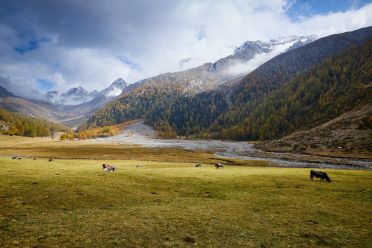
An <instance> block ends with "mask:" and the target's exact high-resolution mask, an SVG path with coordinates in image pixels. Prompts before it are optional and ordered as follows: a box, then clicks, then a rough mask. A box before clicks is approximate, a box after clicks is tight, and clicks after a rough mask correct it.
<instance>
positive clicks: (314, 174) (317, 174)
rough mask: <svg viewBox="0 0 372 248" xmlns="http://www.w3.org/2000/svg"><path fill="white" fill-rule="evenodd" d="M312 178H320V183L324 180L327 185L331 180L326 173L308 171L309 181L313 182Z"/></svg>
mask: <svg viewBox="0 0 372 248" xmlns="http://www.w3.org/2000/svg"><path fill="white" fill-rule="evenodd" d="M314 177H316V178H320V181H321V182H324V180H325V181H326V182H328V183H330V182H331V178H330V177H329V176H328V175H327V173H325V172H323V171H315V170H311V171H310V180H311V181H313V179H314Z"/></svg>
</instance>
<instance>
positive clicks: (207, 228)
mask: <svg viewBox="0 0 372 248" xmlns="http://www.w3.org/2000/svg"><path fill="white" fill-rule="evenodd" d="M104 162H108V163H111V164H115V165H116V166H117V167H118V170H117V171H116V172H114V173H104V172H102V169H101V164H102V163H103V160H82V159H64V160H62V159H56V160H55V161H53V162H48V161H47V159H45V158H40V159H38V160H32V159H29V158H25V159H22V160H17V161H14V160H12V159H11V158H9V157H2V158H0V247H371V245H372V172H370V171H343V170H324V171H326V172H327V173H328V174H329V175H330V177H331V178H332V183H319V182H317V181H313V182H312V181H310V180H309V169H284V168H272V167H256V166H257V165H258V164H255V163H254V162H249V163H251V164H250V165H251V166H233V165H230V166H226V167H225V168H224V169H215V168H214V167H213V165H212V164H204V165H203V167H201V168H195V167H194V163H180V162H161V161H158V162H154V161H136V160H114V161H104ZM137 164H141V165H142V167H140V168H136V165H137Z"/></svg>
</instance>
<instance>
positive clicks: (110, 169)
mask: <svg viewBox="0 0 372 248" xmlns="http://www.w3.org/2000/svg"><path fill="white" fill-rule="evenodd" d="M12 159H13V160H14V159H16V160H21V159H22V157H19V156H13V157H12ZM33 159H34V160H37V157H34V158H33ZM48 161H49V162H52V161H54V159H53V158H48ZM140 167H142V165H140V164H138V165H136V168H140ZM195 167H202V164H201V163H198V164H196V165H195ZM214 167H215V168H216V169H220V168H224V167H225V165H224V164H222V163H216V164H215V165H214ZM102 170H103V171H104V172H114V171H116V170H117V167H116V166H115V165H109V164H102ZM314 177H315V178H320V180H319V181H320V182H328V183H330V182H331V178H330V177H329V176H328V175H327V173H325V172H324V171H315V170H310V180H311V181H313V180H314Z"/></svg>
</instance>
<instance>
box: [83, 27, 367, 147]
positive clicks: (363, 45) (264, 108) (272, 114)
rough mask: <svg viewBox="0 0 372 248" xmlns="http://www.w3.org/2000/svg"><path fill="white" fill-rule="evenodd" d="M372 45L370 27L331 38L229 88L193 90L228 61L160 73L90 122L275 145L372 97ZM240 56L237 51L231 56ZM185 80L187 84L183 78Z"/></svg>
mask: <svg viewBox="0 0 372 248" xmlns="http://www.w3.org/2000/svg"><path fill="white" fill-rule="evenodd" d="M371 39H372V28H371V27H368V28H363V29H360V30H356V31H353V32H347V33H342V34H336V35H331V36H327V37H324V38H321V39H318V40H315V41H313V42H310V43H308V44H306V45H303V46H299V47H296V48H293V49H288V50H286V51H285V52H283V53H281V54H279V55H278V56H276V57H274V58H272V59H271V60H269V61H267V62H266V63H264V64H262V65H261V66H259V67H258V68H256V69H255V70H254V71H253V72H251V73H248V74H247V75H246V76H243V77H240V78H239V77H238V78H234V79H233V80H231V81H229V82H226V81H225V83H218V80H221V77H214V78H213V79H216V78H217V80H215V81H213V82H214V83H213V84H212V87H195V85H197V86H200V85H203V86H205V85H208V84H206V83H205V82H208V81H203V80H200V78H203V77H200V75H203V74H204V75H205V73H206V71H207V73H209V72H211V71H212V72H216V74H214V75H221V74H219V73H220V72H221V71H223V72H224V71H225V69H221V68H224V67H225V65H226V64H228V63H221V66H216V65H218V61H217V62H216V63H214V64H204V65H203V66H201V67H198V68H194V69H189V70H186V71H183V72H179V73H177V74H164V75H160V76H158V77H155V78H152V79H148V80H144V81H143V82H142V84H141V85H139V86H138V87H137V88H135V89H134V90H131V91H129V92H125V91H123V94H122V95H121V96H120V97H119V98H118V99H117V100H115V101H113V102H111V103H109V104H108V105H106V106H105V107H104V108H102V109H100V110H99V111H97V112H96V113H95V114H94V115H93V116H91V117H90V118H89V120H88V122H87V126H88V127H89V126H103V125H110V124H115V123H120V122H123V121H127V120H133V119H144V120H145V122H146V123H147V124H150V125H152V126H154V127H155V128H157V129H158V130H159V131H160V132H163V133H164V135H165V136H169V134H172V135H175V134H177V135H186V136H190V135H192V136H196V137H207V138H222V139H237V140H247V139H248V140H256V139H275V138H280V137H283V136H284V135H287V134H290V133H291V132H295V131H298V130H301V129H303V128H314V127H316V126H317V125H320V124H322V123H325V122H327V121H330V120H332V119H333V118H336V117H337V116H339V115H341V114H343V113H345V112H346V111H351V110H352V109H353V108H357V107H358V106H363V105H364V104H366V103H367V102H368V99H372V98H371V97H370V96H371V88H370V87H369V86H368V85H369V84H370V75H369V76H368V72H370V66H371V64H372V63H371V59H370V57H369V55H370V49H371V45H370V43H368V42H369V41H370V40H371ZM247 44H249V43H247ZM247 46H248V47H251V46H250V45H247ZM261 48H262V49H263V47H261ZM261 48H260V49H261ZM288 48H290V46H289V47H288ZM256 50H257V49H256ZM259 51H262V50H259ZM263 51H267V50H263ZM238 53H239V49H237V50H236V51H235V53H234V54H238ZM223 60H224V59H222V61H223ZM220 61H221V60H220ZM329 61H331V62H329ZM350 65H353V66H351V67H350ZM211 68H212V69H214V70H211ZM334 68H341V71H340V70H335V69H334ZM360 68H361V69H362V70H360ZM190 74H191V75H198V78H199V81H197V82H198V83H194V84H193V81H190V78H191V77H192V76H190ZM222 74H223V73H222ZM350 75H353V77H354V78H353V79H350ZM180 76H184V77H183V78H187V79H188V80H189V81H188V80H185V81H186V82H185V81H183V80H179V78H182V77H180ZM309 78H310V79H311V80H307V79H309ZM225 80H226V78H225ZM354 80H355V81H354ZM222 81H223V80H222ZM209 82H211V81H209ZM328 82H329V83H328ZM338 86H339V87H340V88H338ZM190 89H194V90H190ZM304 89H306V90H304ZM332 92H333V93H332ZM360 92H365V93H363V94H361V93H360ZM292 97H295V98H293V99H292ZM291 99H292V100H291ZM318 110H319V111H320V112H319V111H318ZM322 111H324V112H322ZM367 119H368V118H367ZM336 143H337V142H336ZM336 143H335V144H336ZM335 144H333V145H335Z"/></svg>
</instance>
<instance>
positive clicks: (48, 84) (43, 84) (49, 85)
mask: <svg viewBox="0 0 372 248" xmlns="http://www.w3.org/2000/svg"><path fill="white" fill-rule="evenodd" d="M36 86H37V90H39V91H40V92H42V93H45V92H48V91H50V90H52V89H53V88H54V86H55V83H54V82H52V81H50V80H48V79H38V80H37V83H36Z"/></svg>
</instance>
